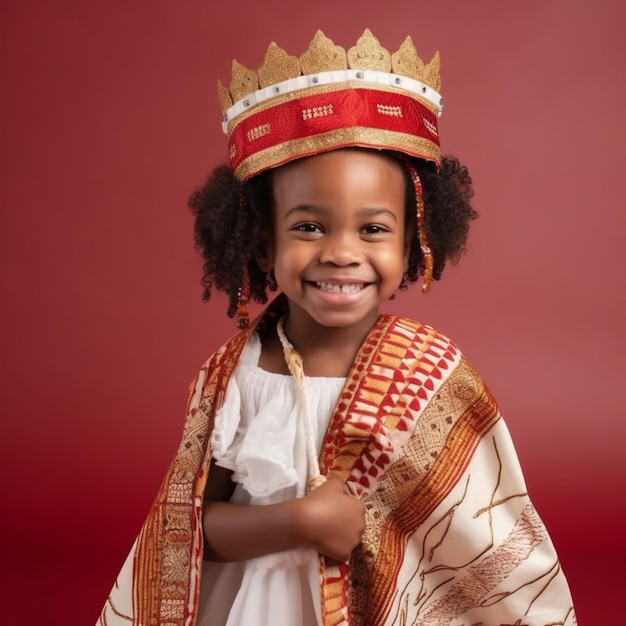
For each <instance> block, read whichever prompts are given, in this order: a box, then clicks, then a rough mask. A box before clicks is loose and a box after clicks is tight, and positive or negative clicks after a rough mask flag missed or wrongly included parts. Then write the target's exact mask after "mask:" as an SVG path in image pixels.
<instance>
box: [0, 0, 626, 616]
mask: <svg viewBox="0 0 626 626" xmlns="http://www.w3.org/2000/svg"><path fill="white" fill-rule="evenodd" d="M625 18H626V11H625V9H624V8H623V3H621V2H620V1H615V2H610V1H608V0H599V1H597V2H593V3H591V2H575V1H574V2H573V1H571V0H569V1H568V0H553V1H549V2H543V1H537V0H530V1H529V0H527V1H526V2H524V3H518V2H515V3H508V2H500V1H496V0H493V1H488V0H482V1H478V0H474V1H473V2H462V1H460V0H459V1H452V0H439V1H438V2H433V1H430V2H423V1H419V0H407V1H402V0H385V1H384V2H381V1H380V0H376V1H374V0H361V1H359V2H351V1H348V0H316V2H310V3H304V4H303V3H300V2H295V1H292V2H286V1H282V0H280V1H279V0H274V1H268V2H257V1H253V0H239V1H238V2H221V3H217V2H209V1H208V0H205V1H200V0H185V2H178V3H175V2H167V1H166V0H151V1H150V2H147V1H143V2H139V1H135V2H133V1H132V0H131V1H129V0H126V1H121V0H106V1H104V0H92V1H91V2H84V1H78V0H66V1H64V2H55V3H52V2H44V1H43V0H30V1H26V0H23V1H21V2H19V3H18V2H14V3H8V2H4V3H2V8H1V15H0V42H1V43H0V45H1V53H0V74H1V76H2V82H1V84H2V94H1V96H0V150H1V157H2V159H1V169H0V177H1V178H0V183H1V184H0V189H1V191H0V194H1V195H0V210H1V224H0V226H1V229H0V236H1V241H0V244H1V245H0V254H1V260H2V263H1V293H2V306H1V307H0V316H1V326H0V328H1V329H2V330H1V333H2V353H1V354H2V362H1V365H2V376H1V378H0V384H1V389H0V391H1V395H0V398H1V407H0V408H1V418H2V433H1V437H2V438H1V446H2V450H1V451H0V463H1V470H2V505H1V510H2V513H1V515H0V523H1V525H2V528H1V529H0V530H1V531H2V535H1V536H2V568H1V572H2V581H0V590H1V591H0V594H2V604H1V608H0V621H1V622H2V623H3V624H40V623H44V622H45V623H46V624H63V625H65V626H71V625H74V624H76V625H84V624H92V623H93V622H94V621H95V619H96V617H97V615H98V613H99V610H100V607H101V605H102V604H103V602H104V600H105V598H106V596H107V594H108V591H109V588H110V586H111V584H112V582H113V580H114V578H115V575H116V574H117V571H118V569H119V567H120V566H121V564H122V561H123V559H124V557H125V555H126V553H127V551H128V549H129V548H130V545H131V543H132V541H133V539H134V537H135V535H136V533H137V531H138V529H139V527H140V524H141V522H142V520H143V517H144V515H145V513H146V510H147V508H148V506H149V504H150V502H151V500H152V498H153V496H154V494H155V492H156V489H157V486H158V484H159V482H160V480H161V477H162V476H163V474H164V472H165V469H166V467H167V465H168V463H169V460H170V458H171V457H172V455H173V453H174V451H175V449H176V447H177V444H178V440H179V437H180V434H181V427H182V420H183V409H184V404H185V400H186V393H187V385H188V383H189V381H190V380H191V379H192V377H193V376H194V374H195V372H196V370H197V369H198V367H199V365H200V364H201V362H202V361H203V360H204V359H205V358H206V357H207V356H208V355H209V354H210V353H211V352H212V351H213V349H214V348H215V347H217V345H218V344H220V343H221V342H222V341H223V340H224V339H226V338H227V337H228V336H229V335H230V334H232V333H233V332H234V326H233V323H232V321H231V320H229V319H227V318H226V316H225V314H224V310H225V304H224V300H223V299H222V298H220V297H216V298H215V299H214V301H212V302H211V304H209V305H203V304H202V303H201V300H200V285H199V280H200V275H201V272H200V266H201V263H200V259H199V257H198V255H197V254H196V252H195V250H194V249H193V245H192V238H191V217H190V214H189V211H188V210H187V209H186V199H187V196H188V194H189V193H190V191H191V190H192V188H193V187H194V186H195V185H197V184H199V183H200V182H201V180H202V179H203V177H204V176H205V174H206V173H207V172H208V170H209V169H210V168H211V167H212V166H213V165H215V164H217V163H218V162H221V161H222V160H223V159H224V157H225V155H226V140H225V138H224V137H223V136H222V134H221V128H220V112H219V108H218V104H217V97H216V91H215V83H216V79H217V78H218V77H219V78H221V79H222V80H223V81H224V82H228V81H229V79H230V74H229V72H230V62H231V60H232V58H233V57H236V58H237V59H238V60H239V61H240V62H242V63H243V64H245V65H247V66H249V67H257V66H258V65H260V63H261V61H262V58H263V54H264V51H265V48H266V46H267V44H268V43H269V41H270V39H274V40H276V41H277V43H279V44H280V45H281V46H283V47H285V48H286V49H287V50H288V51H289V52H290V53H297V54H299V53H301V52H303V51H304V50H305V48H306V45H307V43H308V41H309V40H310V39H311V38H312V37H313V34H314V33H315V30H316V28H318V27H319V28H322V29H323V30H324V31H325V33H326V34H327V35H328V36H329V37H331V38H332V39H333V40H334V41H335V43H338V44H341V45H343V46H344V47H349V46H351V45H353V43H354V42H355V40H356V38H357V37H358V35H360V33H361V32H362V30H363V28H364V27H366V26H368V27H370V28H372V30H373V31H374V34H375V35H376V36H378V38H379V39H380V40H381V42H382V43H383V45H385V46H386V47H388V48H391V49H392V50H395V49H396V48H397V47H398V46H399V44H400V43H401V41H402V40H403V38H404V36H405V35H406V34H409V33H410V34H411V35H412V36H413V38H414V40H415V42H416V46H417V48H418V51H419V52H420V54H421V55H423V56H424V57H427V58H430V56H431V55H432V54H433V53H434V51H435V50H436V49H440V50H441V54H442V67H443V93H444V97H445V103H446V104H445V113H444V117H443V118H442V120H441V134H442V141H443V145H444V147H445V150H446V151H447V152H449V153H453V154H456V155H458V156H460V157H461V158H462V160H464V161H465V162H466V163H467V165H468V166H469V167H470V170H471V172H472V175H473V178H474V181H475V187H476V202H475V206H476V208H477V209H478V210H479V211H480V213H481V215H482V216H481V219H480V220H479V221H478V222H476V223H475V227H474V230H473V233H472V235H471V239H470V250H471V251H470V253H469V254H468V255H467V256H466V257H465V258H464V259H463V261H462V263H461V265H460V266H458V267H455V268H450V269H448V270H447V271H446V274H445V275H444V280H443V281H442V282H441V283H436V284H435V285H434V288H433V290H432V292H431V294H429V295H428V296H427V297H424V296H422V295H421V294H420V293H419V292H418V290H413V291H410V292H409V293H407V294H403V295H402V296H400V297H399V298H398V299H397V300H396V301H395V302H394V303H391V308H392V309H394V310H396V311H398V312H400V313H402V314H405V315H409V316H412V317H416V318H418V319H420V320H421V321H425V322H428V323H431V324H432V325H434V326H436V327H438V328H439V329H440V330H442V331H444V332H445V333H446V334H449V335H451V336H452V337H453V338H454V339H455V340H456V341H457V343H459V344H460V346H461V348H462V349H463V350H464V351H465V353H466V354H467V355H468V357H469V358H470V360H471V361H472V363H473V364H474V365H475V367H476V368H477V369H478V370H479V371H480V372H481V373H482V375H483V376H484V378H485V379H486V380H487V382H488V384H489V385H490V386H491V388H492V389H493V391H494V392H495V394H496V397H497V398H498V399H499V402H500V404H501V406H502V409H503V412H504V414H505V416H506V418H507V421H508V424H509V427H510V429H511V431H512V433H513V436H514V439H515V441H516V443H517V447H518V451H519V455H520V458H521V460H522V464H523V466H524V468H525V472H526V478H527V482H528V484H529V489H530V492H531V494H532V496H533V499H534V501H535V504H536V506H537V508H538V509H539V511H540V513H541V515H542V516H543V518H544V520H545V521H546V523H547V525H548V527H549V529H550V531H551V534H552V536H553V539H554V541H555V543H556V545H557V548H558V549H559V552H560V555H561V559H562V562H563V565H564V567H565V570H566V572H567V574H568V576H569V579H570V583H571V586H572V590H573V594H574V598H575V601H576V603H577V605H578V613H579V619H580V623H581V624H600V623H616V622H615V621H614V620H613V619H612V618H616V616H617V615H618V606H621V602H620V599H619V597H618V596H617V593H616V592H617V590H618V582H620V581H623V574H622V573H621V571H619V572H618V566H619V564H621V563H623V561H624V557H625V556H626V554H625V552H626V547H625V540H624V528H625V527H626V524H625V522H626V500H625V498H624V485H625V480H624V478H625V475H626V461H625V457H624V441H625V440H626V437H625V426H624V416H625V408H624V407H625V406H626V403H625V399H626V398H625V393H624V388H625V385H624V373H625V367H624V348H625V347H626V345H625V344H626V341H625V331H624V320H625V312H626V311H625V307H624V304H623V294H622V291H623V289H624V286H625V282H624V269H625V266H626V264H625V260H626V254H625V252H624V250H625V247H626V246H625V245H624V241H623V235H624V231H625V228H626V219H625V217H624V198H625V195H626V193H625V192H626V189H625V184H624V174H623V167H624V163H625V162H626V160H625V157H626V150H625V147H624V139H625V137H624V135H625V133H624V118H623V111H624V110H625V108H626V81H625V80H624V59H625V58H626V55H625V53H626V44H625V43H624V31H623V29H624V24H626V19H625ZM619 588H620V590H621V585H620V586H619ZM42 618H44V619H42Z"/></svg>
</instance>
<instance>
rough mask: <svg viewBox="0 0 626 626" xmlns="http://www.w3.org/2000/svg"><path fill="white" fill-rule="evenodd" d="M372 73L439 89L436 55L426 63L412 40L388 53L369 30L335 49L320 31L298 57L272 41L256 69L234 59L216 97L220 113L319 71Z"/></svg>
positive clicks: (436, 90) (406, 40) (220, 82)
mask: <svg viewBox="0 0 626 626" xmlns="http://www.w3.org/2000/svg"><path fill="white" fill-rule="evenodd" d="M347 69H353V70H373V71H378V72H386V73H390V74H397V75H400V76H406V77H407V78H412V79H413V80H416V81H419V82H420V83H423V84H425V85H427V86H428V87H430V88H431V89H433V90H434V91H435V92H439V90H440V88H441V78H440V73H439V72H440V60H439V52H435V54H434V55H433V57H432V59H431V60H430V61H429V62H428V63H424V61H422V59H421V58H420V57H419V56H418V54H417V50H416V49H415V45H414V44H413V40H412V39H411V37H410V36H408V37H407V38H406V39H405V40H404V41H403V42H402V45H401V46H400V47H399V48H398V50H397V51H396V52H394V53H393V54H390V53H389V51H388V50H387V49H386V48H383V47H382V46H381V45H380V42H379V41H378V39H376V37H374V35H373V34H372V32H371V31H370V30H369V28H366V29H365V30H364V31H363V34H362V35H361V36H360V37H359V39H358V40H357V42H356V45H354V46H353V47H352V48H350V49H349V50H348V52H347V53H346V51H345V49H344V48H342V47H341V46H337V45H335V44H334V43H333V41H332V40H331V39H329V38H328V37H326V35H324V33H323V32H322V31H321V30H318V31H317V33H315V37H313V39H312V41H311V43H310V44H309V47H308V49H307V50H306V52H304V53H303V54H301V55H300V57H296V56H292V55H290V54H288V53H287V52H285V50H283V49H282V48H281V47H280V46H278V45H276V43H274V42H273V41H272V42H271V43H270V45H269V46H268V48H267V52H266V53H265V59H264V61H263V64H262V65H261V67H259V69H258V70H256V71H255V70H251V69H248V68H247V67H245V66H244V65H241V64H240V63H238V62H237V61H236V60H233V66H232V79H231V81H230V86H229V88H226V87H225V86H224V84H223V83H222V81H220V80H218V85H217V89H218V96H219V101H220V106H221V108H222V113H223V114H224V115H226V112H227V111H228V110H229V109H230V108H231V107H232V106H233V105H234V104H235V103H236V102H238V101H239V100H242V99H243V98H245V97H246V96H249V95H250V94H252V93H254V92H256V91H258V90H259V89H265V88H267V87H271V86H272V85H275V84H277V83H281V82H283V81H286V80H289V79H292V78H297V77H299V76H307V75H310V74H317V73H320V72H330V71H336V70H347Z"/></svg>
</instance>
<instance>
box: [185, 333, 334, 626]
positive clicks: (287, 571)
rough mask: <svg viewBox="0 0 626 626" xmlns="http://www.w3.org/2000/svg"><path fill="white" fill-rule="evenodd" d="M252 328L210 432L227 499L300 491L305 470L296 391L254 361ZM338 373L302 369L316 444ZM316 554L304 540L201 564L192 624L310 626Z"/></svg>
mask: <svg viewBox="0 0 626 626" xmlns="http://www.w3.org/2000/svg"><path fill="white" fill-rule="evenodd" d="M260 354H261V341H260V339H259V336H258V335H257V334H256V333H255V334H254V335H253V336H252V337H251V339H250V341H249V343H248V345H247V346H246V348H245V350H244V352H243V355H242V357H241V360H240V362H239V364H238V365H237V369H236V370H235V375H234V376H233V378H232V379H231V382H230V383H229V386H228V389H227V392H226V397H225V399H224V404H223V406H222V408H221V409H220V410H219V411H218V412H217V414H216V417H215V428H214V430H213V435H212V443H213V458H214V459H215V462H216V464H217V465H219V466H221V467H224V468H227V469H229V470H232V472H233V480H234V481H235V482H236V483H237V484H236V487H235V491H234V494H233V496H232V498H231V502H234V503H237V504H250V505H264V504H275V503H277V502H282V501H285V500H290V499H293V498H297V497H302V496H304V494H305V493H306V482H307V476H308V468H307V452H306V441H305V435H304V427H303V424H302V411H301V410H300V406H299V402H300V396H299V393H298V388H297V385H296V382H295V380H294V379H293V377H292V376H287V375H283V374H273V373H271V372H266V371H265V370H262V369H260V368H259V367H258V361H259V356H260ZM344 383H345V378H322V377H320V378H310V377H307V386H308V394H309V415H311V417H312V422H313V424H312V426H313V430H314V433H315V439H316V445H317V451H318V454H319V451H320V449H321V446H322V441H323V438H324V434H325V432H326V428H327V426H328V422H329V420H330V417H331V415H332V413H333V410H334V408H335V405H336V404H337V401H338V399H339V395H340V393H341V390H342V389H343V386H344ZM319 589H320V584H319V561H318V554H317V552H315V551H314V550H313V549H310V548H298V549H296V550H289V551H287V552H280V553H277V554H269V555H266V556H262V557H259V558H255V559H251V560H249V561H242V562H236V563H214V562H209V561H205V562H204V564H203V568H202V581H201V591H200V604H199V615H198V621H197V624H198V626H205V625H208V624H210V625H211V626H215V625H222V624H223V625H225V626H247V625H248V624H254V625H255V626H264V625H267V626H269V625H270V624H271V625H272V626H298V625H302V626H318V625H320V624H321V623H322V618H321V609H320V606H321V601H320V591H319Z"/></svg>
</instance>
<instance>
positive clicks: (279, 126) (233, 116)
mask: <svg viewBox="0 0 626 626" xmlns="http://www.w3.org/2000/svg"><path fill="white" fill-rule="evenodd" d="M440 85H441V81H440V77H439V53H438V52H437V53H435V54H434V56H433V58H432V59H431V60H430V62H428V63H424V61H422V59H420V57H419V56H418V55H417V52H416V50H415V46H414V45H413V41H412V40H411V38H410V37H407V38H406V39H405V40H404V42H403V43H402V45H401V46H400V48H399V49H398V50H397V51H396V52H394V53H393V54H391V53H390V52H389V51H388V50H386V49H385V48H383V47H382V46H381V45H380V43H379V41H378V39H376V37H374V35H372V33H371V31H370V30H368V29H365V31H364V32H363V34H362V35H361V37H359V39H358V41H357V42H356V45H355V46H353V47H352V48H350V49H349V50H348V51H347V52H346V51H345V50H344V49H343V48H342V47H341V46H336V45H335V44H334V43H333V42H332V41H331V40H330V39H329V38H328V37H326V36H325V35H324V33H323V32H322V31H321V30H318V31H317V33H316V34H315V37H313V40H312V41H311V43H310V44H309V47H308V49H307V50H306V52H304V53H303V54H301V55H300V56H299V57H296V56H292V55H289V54H287V52H285V51H284V50H283V49H282V48H280V47H279V46H277V45H276V44H275V43H274V42H272V43H271V44H270V45H269V47H268V49H267V52H266V54H265V59H264V61H263V63H262V65H261V66H260V67H259V69H258V70H251V69H248V68H247V67H244V66H243V65H241V64H240V63H238V62H237V61H233V71H232V79H231V82H230V85H229V87H228V88H226V87H225V86H224V85H223V84H222V83H221V81H218V95H219V100H220V105H221V109H222V113H223V119H222V127H223V130H224V132H225V133H226V134H227V135H228V137H229V157H230V163H231V166H232V168H233V172H234V173H235V176H236V177H237V178H238V179H239V180H247V179H248V178H250V177H252V176H254V175H256V174H258V173H260V172H261V171H263V170H266V169H269V168H273V167H277V166H280V165H282V164H284V163H287V162H289V161H292V160H294V159H299V158H303V157H306V156H311V155H314V154H319V153H320V152H326V151H329V150H336V149H340V148H347V147H363V148H372V149H378V150H381V149H385V150H390V151H396V152H401V153H404V154H407V155H410V156H414V157H418V158H422V159H426V160H429V161H434V162H435V163H437V164H438V165H439V164H440V162H441V150H440V145H439V132H438V121H437V118H438V117H439V115H441V111H442V103H441V96H440V94H439V88H440Z"/></svg>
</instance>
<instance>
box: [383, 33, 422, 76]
mask: <svg viewBox="0 0 626 626" xmlns="http://www.w3.org/2000/svg"><path fill="white" fill-rule="evenodd" d="M391 67H392V72H393V73H394V74H401V75H402V76H408V77H409V78H413V79H414V80H423V76H424V62H423V61H422V59H420V57H419V56H418V54H417V50H416V49H415V44H414V43H413V39H411V37H410V36H409V37H407V38H406V39H405V40H404V41H403V42H402V45H401V46H400V47H399V48H398V51H397V52H394V53H393V54H392V55H391Z"/></svg>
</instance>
